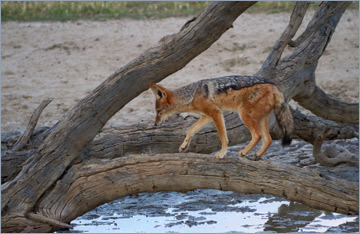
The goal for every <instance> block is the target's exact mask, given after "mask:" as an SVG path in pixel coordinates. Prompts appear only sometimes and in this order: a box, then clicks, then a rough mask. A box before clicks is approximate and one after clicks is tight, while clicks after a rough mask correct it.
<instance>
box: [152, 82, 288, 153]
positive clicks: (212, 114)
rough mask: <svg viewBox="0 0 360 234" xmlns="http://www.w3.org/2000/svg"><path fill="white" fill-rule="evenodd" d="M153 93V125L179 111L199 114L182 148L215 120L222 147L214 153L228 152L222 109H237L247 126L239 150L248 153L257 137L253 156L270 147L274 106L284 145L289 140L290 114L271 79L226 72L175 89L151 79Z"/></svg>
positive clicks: (182, 149) (184, 148)
mask: <svg viewBox="0 0 360 234" xmlns="http://www.w3.org/2000/svg"><path fill="white" fill-rule="evenodd" d="M150 88H151V89H152V91H153V92H154V94H155V97H156V106H155V109H156V120H155V125H160V124H161V123H162V122H163V121H164V120H166V119H167V118H168V117H169V116H171V115H173V114H175V113H181V112H194V113H199V114H201V118H200V119H199V120H198V121H197V122H196V123H195V124H194V125H193V126H191V127H190V129H189V131H188V132H187V134H186V137H185V140H184V142H183V143H182V144H181V146H180V147H179V151H180V152H184V151H186V150H187V149H188V147H189V145H190V140H191V138H192V137H193V136H194V135H195V134H196V133H197V132H198V131H200V130H201V129H202V128H203V127H204V126H206V125H207V124H208V123H210V122H211V121H213V122H214V124H215V126H216V129H217V131H218V134H219V137H220V140H221V144H222V147H221V151H220V152H218V153H216V155H215V157H218V158H223V157H224V156H225V155H226V152H227V146H228V142H229V141H228V138H227V134H226V128H225V124H224V118H223V115H222V112H223V111H225V110H230V111H234V112H235V111H236V112H238V113H239V115H240V118H241V120H242V121H243V123H244V124H245V126H246V127H247V128H248V129H249V130H250V133H251V137H252V139H251V141H250V143H249V144H248V145H247V146H246V147H245V148H244V149H242V150H241V151H240V152H239V155H242V156H245V155H246V154H248V153H249V152H250V151H251V150H252V149H253V148H254V147H255V146H256V145H257V143H258V142H259V141H260V139H262V140H263V142H262V146H261V148H260V149H259V150H258V151H257V153H256V156H257V157H261V156H262V155H263V154H264V153H265V151H266V150H267V149H268V148H269V146H270V144H271V142H272V139H271V136H270V134H269V129H268V125H269V120H270V116H271V113H272V111H273V110H274V112H275V116H276V119H277V121H278V123H279V125H280V127H281V129H282V132H283V139H282V144H283V145H289V144H290V143H291V133H292V131H293V118H292V115H291V112H290V109H289V106H288V104H287V103H286V102H285V100H284V96H283V94H282V93H281V91H280V90H279V88H278V87H277V86H276V85H275V84H274V83H272V82H270V81H267V80H266V79H264V78H261V77H254V76H226V77H219V78H213V79H205V80H200V81H198V82H195V83H192V84H189V85H186V86H183V87H181V88H178V89H175V90H169V89H166V88H164V87H162V86H160V85H156V84H154V83H150Z"/></svg>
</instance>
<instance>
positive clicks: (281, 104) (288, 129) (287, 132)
mask: <svg viewBox="0 0 360 234" xmlns="http://www.w3.org/2000/svg"><path fill="white" fill-rule="evenodd" d="M274 112H275V116H276V120H277V122H278V124H279V125H280V127H281V130H282V133H283V139H282V142H281V143H282V145H283V146H285V145H290V144H291V140H292V139H291V134H292V132H293V130H294V124H293V116H292V114H291V111H290V108H289V105H288V104H287V103H286V102H285V99H284V96H283V94H282V93H281V91H280V90H279V89H278V88H277V87H276V92H275V106H274Z"/></svg>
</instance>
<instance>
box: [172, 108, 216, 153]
mask: <svg viewBox="0 0 360 234" xmlns="http://www.w3.org/2000/svg"><path fill="white" fill-rule="evenodd" d="M210 121H211V119H210V118H209V117H207V116H204V115H203V116H201V118H200V119H199V120H198V121H197V122H196V123H195V124H194V125H193V126H191V127H190V128H189V131H188V132H187V134H186V137H185V139H184V142H183V143H182V144H181V146H180V147H179V152H185V151H187V150H188V148H189V146H190V141H191V138H192V137H193V136H194V135H195V134H196V133H197V132H199V131H200V130H201V129H202V128H203V127H205V126H206V125H207V124H208V123H209V122H210Z"/></svg>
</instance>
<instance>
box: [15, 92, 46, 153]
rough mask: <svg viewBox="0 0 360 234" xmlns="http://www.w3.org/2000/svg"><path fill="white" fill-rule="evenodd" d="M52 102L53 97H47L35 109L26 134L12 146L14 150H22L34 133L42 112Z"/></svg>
mask: <svg viewBox="0 0 360 234" xmlns="http://www.w3.org/2000/svg"><path fill="white" fill-rule="evenodd" d="M50 102H52V99H51V98H47V99H45V100H44V101H42V103H41V104H40V105H39V106H38V107H37V108H36V109H35V111H34V112H33V114H32V115H31V117H30V120H29V123H28V126H27V127H26V130H25V132H24V134H23V135H22V136H21V137H20V138H19V140H18V141H17V142H16V143H15V145H14V147H13V148H12V151H18V150H21V149H22V148H23V147H24V146H25V145H26V144H27V143H28V141H29V139H30V137H31V136H32V135H33V133H34V130H35V127H36V124H37V122H38V120H39V118H40V115H41V113H42V112H43V110H44V109H45V108H46V107H47V106H48V105H49V103H50Z"/></svg>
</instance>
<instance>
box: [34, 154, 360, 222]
mask: <svg viewBox="0 0 360 234" xmlns="http://www.w3.org/2000/svg"><path fill="white" fill-rule="evenodd" d="M194 189H219V190H231V191H236V192H243V193H266V194H273V195H277V196H283V197H285V198H287V199H289V200H292V201H299V202H302V203H304V204H306V205H309V206H310V207H314V208H318V209H323V210H327V211H331V212H339V213H343V214H358V209H359V207H358V202H359V200H358V196H353V195H354V194H358V184H357V183H351V182H345V181H343V180H338V179H335V178H323V177H322V175H321V174H319V173H317V172H313V171H310V170H306V169H301V168H296V167H293V166H287V165H279V164H276V163H274V162H271V161H269V160H263V161H260V162H253V161H250V160H247V159H246V158H238V157H237V158H226V159H224V160H218V159H216V158H215V157H212V156H210V155H201V154H160V155H129V156H125V157H121V158H115V159H111V160H109V159H105V158H103V159H89V160H86V161H83V162H81V163H79V164H75V165H74V166H73V167H72V168H71V169H70V170H69V171H68V173H66V175H65V176H64V177H63V178H62V179H61V180H60V181H59V182H58V183H57V184H56V186H55V188H54V189H53V190H52V191H51V194H49V195H48V196H47V197H46V198H45V199H44V200H43V201H42V202H41V203H40V204H39V210H40V211H41V215H43V216H50V215H51V216H50V217H51V218H53V219H57V220H63V222H70V221H71V220H73V219H75V218H76V217H78V216H79V215H81V214H83V213H85V212H87V211H88V210H91V209H93V208H95V207H96V206H98V205H100V204H102V203H103V202H104V201H105V202H107V201H112V200H114V199H116V198H118V197H122V196H126V195H130V194H136V193H140V192H158V191H179V192H185V191H189V190H194Z"/></svg>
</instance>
